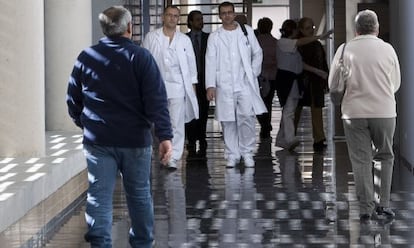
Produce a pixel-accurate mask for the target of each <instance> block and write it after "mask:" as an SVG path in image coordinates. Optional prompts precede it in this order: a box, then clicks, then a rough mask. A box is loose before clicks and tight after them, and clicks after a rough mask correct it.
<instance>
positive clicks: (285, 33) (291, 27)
mask: <svg viewBox="0 0 414 248" xmlns="http://www.w3.org/2000/svg"><path fill="white" fill-rule="evenodd" d="M296 29H297V24H296V22H295V21H294V20H292V19H288V20H286V21H284V22H283V24H282V28H281V29H279V31H280V33H281V34H282V37H283V38H287V37H289V36H291V35H292V34H293V33H294V32H295V30H296Z"/></svg>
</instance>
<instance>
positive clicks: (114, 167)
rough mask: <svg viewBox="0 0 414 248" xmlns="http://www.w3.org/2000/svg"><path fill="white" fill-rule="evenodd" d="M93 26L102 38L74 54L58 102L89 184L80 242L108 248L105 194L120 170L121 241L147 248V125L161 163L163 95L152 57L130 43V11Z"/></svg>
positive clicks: (166, 122)
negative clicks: (79, 137) (124, 209)
mask: <svg viewBox="0 0 414 248" xmlns="http://www.w3.org/2000/svg"><path fill="white" fill-rule="evenodd" d="M99 21H100V24H101V27H102V31H103V33H104V34H105V37H104V38H102V39H101V40H100V41H99V43H98V44H97V45H94V46H91V47H89V48H86V49H85V50H83V51H82V52H81V53H80V54H79V56H78V58H77V60H76V62H75V65H74V67H73V70H72V74H71V76H70V79H69V83H68V89H67V98H66V102H67V106H68V111H69V115H70V117H71V118H72V119H73V121H74V123H75V124H76V125H77V126H78V127H80V128H81V129H82V130H83V149H84V152H85V157H86V162H87V170H88V181H89V187H88V192H87V199H86V211H85V218H86V222H87V224H88V231H87V233H86V234H85V239H86V241H88V242H89V243H90V244H91V247H112V237H111V233H112V231H111V229H112V211H113V206H112V196H113V192H114V188H115V183H116V179H117V176H118V174H119V173H120V174H121V175H122V182H123V186H124V190H125V196H126V201H127V206H128V210H129V216H130V219H131V228H130V230H129V243H130V245H131V247H134V248H138V247H140V248H142V247H144V248H149V247H152V244H153V240H154V235H153V229H154V210H153V203H152V197H151V190H150V174H151V173H150V172H151V155H152V127H154V131H155V136H156V137H157V138H158V140H159V156H160V160H161V163H163V164H166V163H167V162H168V160H169V159H170V157H171V153H172V147H171V139H172V128H171V124H170V117H169V113H168V107H167V94H166V91H165V87H164V83H163V81H162V78H161V74H160V72H159V70H158V67H157V64H156V62H155V60H154V58H153V57H152V56H151V54H150V53H149V52H148V51H147V50H146V49H143V48H141V47H139V46H137V45H135V44H134V43H133V42H132V40H131V37H132V16H131V13H130V12H129V11H128V10H127V9H125V8H124V7H122V6H113V7H110V8H108V9H106V10H104V11H103V12H102V13H101V14H99Z"/></svg>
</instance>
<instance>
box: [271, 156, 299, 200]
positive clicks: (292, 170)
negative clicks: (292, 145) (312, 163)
mask: <svg viewBox="0 0 414 248" xmlns="http://www.w3.org/2000/svg"><path fill="white" fill-rule="evenodd" d="M276 157H277V159H278V161H279V165H280V172H281V174H282V183H283V185H284V186H285V187H286V191H287V192H297V191H298V190H299V187H301V185H302V176H301V171H300V168H299V164H298V155H297V154H296V153H294V152H291V151H288V150H280V151H277V152H276Z"/></svg>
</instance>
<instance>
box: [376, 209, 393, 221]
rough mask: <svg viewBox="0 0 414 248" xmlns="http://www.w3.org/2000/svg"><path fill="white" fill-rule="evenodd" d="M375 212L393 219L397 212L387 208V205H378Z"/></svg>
mask: <svg viewBox="0 0 414 248" xmlns="http://www.w3.org/2000/svg"><path fill="white" fill-rule="evenodd" d="M375 212H376V213H377V215H378V217H379V218H380V217H385V218H389V219H392V218H394V217H395V213H394V211H392V209H391V208H387V207H377V209H376V210H375Z"/></svg>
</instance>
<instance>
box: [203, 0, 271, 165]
mask: <svg viewBox="0 0 414 248" xmlns="http://www.w3.org/2000/svg"><path fill="white" fill-rule="evenodd" d="M219 17H220V19H221V21H222V26H221V27H220V28H218V29H217V30H216V31H215V32H213V33H211V34H210V36H209V38H208V42H207V53H206V88H207V99H208V100H210V101H211V100H213V99H214V100H215V103H216V109H215V115H216V119H217V120H218V121H219V122H220V123H221V126H222V130H223V137H224V144H225V152H224V153H225V158H226V159H227V164H226V166H227V167H229V168H231V167H234V166H236V164H237V163H238V162H239V161H240V159H241V158H243V160H244V165H245V166H246V167H253V166H254V164H255V163H254V159H253V153H254V149H255V145H256V130H255V122H256V120H255V115H257V114H262V113H264V112H266V106H265V105H264V103H263V101H262V98H261V97H260V93H259V86H258V82H257V77H258V76H259V74H260V68H261V64H262V58H263V55H262V49H261V48H260V45H259V43H258V41H257V39H256V37H255V35H254V33H253V30H252V28H251V27H249V26H247V25H246V26H245V28H246V33H247V35H245V34H244V32H243V31H242V28H241V26H240V25H239V24H238V23H237V22H236V21H234V17H235V13H234V4H233V3H231V2H223V3H221V4H220V5H219Z"/></svg>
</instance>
